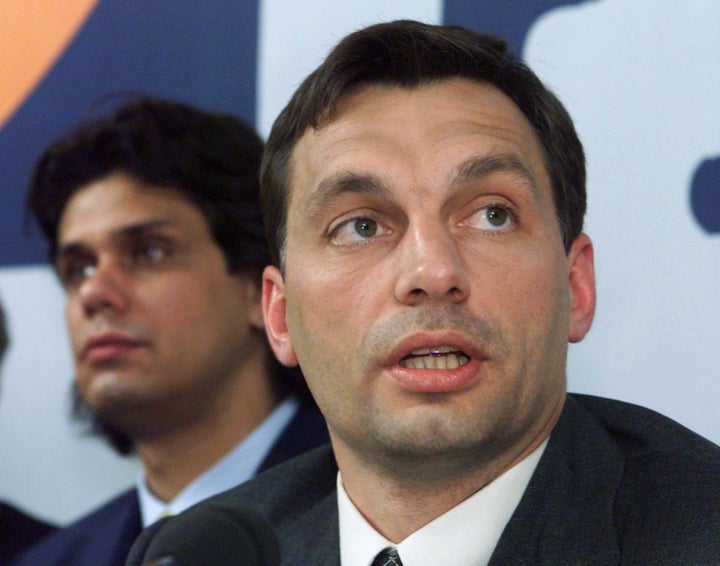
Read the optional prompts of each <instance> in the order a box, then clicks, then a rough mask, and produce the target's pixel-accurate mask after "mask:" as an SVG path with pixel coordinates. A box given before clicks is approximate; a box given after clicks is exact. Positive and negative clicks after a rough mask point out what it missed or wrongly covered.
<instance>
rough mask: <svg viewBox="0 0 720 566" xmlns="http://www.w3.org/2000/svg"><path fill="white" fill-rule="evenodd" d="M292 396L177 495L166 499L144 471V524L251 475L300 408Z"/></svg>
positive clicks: (140, 487)
mask: <svg viewBox="0 0 720 566" xmlns="http://www.w3.org/2000/svg"><path fill="white" fill-rule="evenodd" d="M298 406H299V404H298V401H297V399H294V398H292V397H288V398H287V399H285V400H283V401H282V402H281V403H280V404H279V405H278V406H277V407H276V408H275V410H273V412H272V413H270V414H269V415H268V416H267V418H266V419H265V420H264V421H263V422H262V423H260V426H258V427H257V428H256V429H255V430H253V431H252V432H251V433H250V434H249V435H248V436H247V437H245V439H244V440H243V441H242V442H240V444H238V445H237V446H236V447H235V448H233V449H232V450H231V451H230V452H229V453H228V454H227V455H225V456H224V457H223V458H222V459H221V460H220V461H219V462H218V463H217V464H215V465H214V466H213V467H212V468H210V469H209V470H207V471H206V472H204V473H203V474H202V475H200V476H198V477H197V478H196V479H195V480H194V481H193V482H192V483H190V484H188V485H187V486H186V487H185V488H184V489H183V490H182V491H181V492H180V493H178V494H177V495H176V496H175V498H174V499H173V500H172V501H170V502H168V503H165V502H164V501H161V500H159V499H158V498H157V497H155V495H154V494H153V493H152V492H151V491H150V490H149V489H148V487H147V483H146V482H145V475H144V474H141V475H140V477H139V478H138V481H137V490H138V496H139V498H140V514H141V516H142V522H143V528H145V527H147V526H148V525H152V524H153V523H154V522H155V521H157V520H158V519H161V518H162V517H164V516H166V515H177V514H178V513H181V512H182V511H184V510H185V509H187V508H188V507H191V506H193V505H195V504H196V503H199V502H200V501H202V500H203V499H207V498H208V497H211V496H213V495H216V494H218V493H220V492H221V491H225V490H227V489H230V488H231V487H234V486H236V485H238V484H239V483H242V482H244V481H247V480H249V479H250V478H252V477H253V476H254V475H255V474H256V473H257V470H258V468H259V467H260V465H261V464H262V462H263V460H264V459H265V458H266V456H267V454H268V452H269V451H270V448H271V447H272V445H273V444H275V441H276V440H277V439H278V438H279V437H280V435H281V434H282V432H283V431H284V430H285V427H287V425H288V424H289V423H290V421H291V420H292V418H293V417H294V416H295V413H296V412H297V410H298Z"/></svg>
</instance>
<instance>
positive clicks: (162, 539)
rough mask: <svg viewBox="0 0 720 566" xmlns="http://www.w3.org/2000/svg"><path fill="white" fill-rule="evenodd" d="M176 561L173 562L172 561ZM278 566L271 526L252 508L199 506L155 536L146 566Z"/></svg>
mask: <svg viewBox="0 0 720 566" xmlns="http://www.w3.org/2000/svg"><path fill="white" fill-rule="evenodd" d="M172 559H174V562H173V561H172ZM163 560H164V561H165V562H164V563H166V564H173V566H175V565H177V566H196V565H198V564H212V565H214V566H223V565H225V564H232V565H237V566H278V565H279V564H280V549H279V546H278V543H277V538H276V537H275V533H274V531H273V529H272V527H271V526H270V524H269V523H268V522H267V521H266V520H265V518H263V517H262V516H261V515H260V514H258V513H256V512H254V511H251V510H249V509H238V508H233V507H227V506H220V505H211V504H200V505H196V506H195V507H191V508H190V509H188V510H187V511H185V512H183V513H181V514H180V515H177V516H176V517H172V518H171V519H169V520H168V521H167V522H166V523H165V524H164V525H163V526H162V527H161V528H160V530H159V531H158V532H157V533H156V534H155V536H154V538H153V539H152V541H151V542H150V544H149V545H148V547H147V550H146V552H145V554H144V556H143V563H144V564H163Z"/></svg>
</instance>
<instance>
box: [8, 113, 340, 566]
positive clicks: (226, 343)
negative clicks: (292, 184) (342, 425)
mask: <svg viewBox="0 0 720 566" xmlns="http://www.w3.org/2000/svg"><path fill="white" fill-rule="evenodd" d="M262 150H263V144H262V142H261V141H260V139H259V138H258V136H257V135H256V134H255V133H254V132H253V130H252V129H251V128H250V127H248V126H247V125H245V124H243V123H242V122H241V121H240V120H238V119H236V118H234V117H232V116H228V115H220V114H215V113H211V112H206V111H203V110H200V109H196V108H193V107H190V106H188V105H184V104H179V103H174V102H168V101H162V100H154V99H140V100H136V101H133V102H130V103H128V104H126V105H125V106H123V107H121V108H119V109H118V110H117V111H116V112H115V113H114V114H113V115H111V116H109V117H107V118H101V119H96V120H93V121H89V122H87V123H83V124H81V125H80V126H79V127H78V128H77V129H75V130H73V131H71V132H70V133H68V134H67V135H65V136H63V137H62V138H61V139H60V140H58V141H57V142H55V143H54V144H53V145H52V146H50V147H49V148H48V149H47V150H46V151H45V153H44V154H43V155H42V156H41V158H40V159H39V161H38V163H37V164H36V167H35V170H34V174H33V178H32V180H31V184H30V189H29V195H28V206H29V209H30V211H31V212H32V213H33V215H34V216H35V219H36V220H37V222H38V224H39V226H40V228H41V230H42V232H43V234H44V236H45V237H46V238H47V240H48V242H49V255H50V259H51V261H52V263H53V265H54V267H55V270H56V272H57V275H58V277H59V279H60V281H61V283H62V285H63V287H64V289H65V291H66V293H67V302H66V312H65V314H66V319H67V325H68V329H69V334H70V339H71V344H72V353H73V359H74V365H75V383H74V389H75V392H76V410H77V413H78V414H79V415H80V416H83V415H84V416H85V417H87V418H89V419H91V421H92V425H93V427H94V429H95V430H97V431H99V432H101V433H103V434H105V435H106V436H107V438H108V439H109V440H110V441H111V442H112V444H113V445H114V446H115V447H116V448H117V449H118V450H120V451H121V452H131V451H134V452H136V453H137V455H138V457H139V459H140V462H141V464H142V473H141V474H140V477H139V479H138V483H137V485H136V486H135V487H134V488H132V489H129V490H128V491H126V492H125V493H123V494H121V495H120V496H119V497H117V498H115V499H114V500H112V501H111V502H109V503H108V504H106V505H105V506H103V507H101V508H100V509H99V510H97V511H95V512H93V513H91V514H90V515H88V516H87V517H84V518H82V519H80V520H79V521H78V522H76V523H74V524H72V525H70V526H69V527H67V528H64V529H62V530H61V531H59V532H58V533H56V534H55V535H54V536H52V537H50V538H48V539H46V540H45V541H43V542H42V544H40V545H38V546H37V547H35V548H33V549H31V550H30V551H29V552H28V553H27V554H26V555H25V556H24V557H23V560H24V561H21V563H23V564H33V565H38V564H58V565H59V564H67V565H73V566H78V565H82V564H87V565H88V566H90V565H93V566H96V565H98V564H122V563H123V561H124V559H125V556H126V554H127V551H128V549H129V548H130V545H131V543H132V541H133V540H134V538H135V537H136V536H137V535H138V534H139V533H140V531H141V529H142V528H143V527H144V526H147V525H149V524H151V523H153V522H154V521H156V520H157V519H158V518H160V517H162V516H165V515H168V514H170V515H172V514H176V513H179V512H181V511H182V510H183V509H185V508H187V507H189V506H191V505H193V504H195V503H197V502H198V501H200V500H202V499H204V498H206V497H208V496H210V495H213V494H215V493H218V492H220V491H223V490H226V489H228V488H230V487H232V486H234V485H236V484H238V483H241V482H243V481H245V480H247V479H249V478H250V477H252V476H253V475H255V474H256V473H257V472H258V471H261V470H264V469H267V468H269V467H271V466H273V465H275V464H277V463H279V462H280V461H282V460H284V459H286V458H288V457H290V456H294V455H296V454H298V453H300V452H302V451H304V450H306V449H308V448H311V447H314V446H317V445H319V444H322V443H324V442H326V441H327V431H326V428H325V424H324V421H323V419H322V416H321V415H320V413H319V412H318V411H317V408H316V407H315V405H314V403H313V402H312V400H311V398H309V396H308V395H306V394H305V393H304V390H303V388H302V380H301V379H300V377H299V376H298V375H297V374H294V373H291V372H290V371H289V370H287V369H286V368H283V367H282V366H280V365H279V364H278V363H277V361H276V360H275V359H274V357H273V356H272V353H271V351H270V348H269V346H268V345H267V341H266V337H265V334H264V326H263V318H262V309H261V303H260V289H261V287H260V278H261V272H262V269H263V266H265V265H266V264H267V263H268V261H269V260H268V250H267V246H266V242H265V238H264V235H263V227H262V221H261V213H260V208H259V202H258V182H259V181H258V173H259V166H260V159H261V154H262Z"/></svg>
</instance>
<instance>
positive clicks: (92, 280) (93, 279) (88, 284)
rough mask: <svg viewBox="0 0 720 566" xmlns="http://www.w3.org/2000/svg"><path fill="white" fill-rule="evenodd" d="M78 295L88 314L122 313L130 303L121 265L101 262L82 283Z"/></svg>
mask: <svg viewBox="0 0 720 566" xmlns="http://www.w3.org/2000/svg"><path fill="white" fill-rule="evenodd" d="M78 296H79V298H80V302H81V304H82V307H83V310H84V311H85V313H86V314H87V315H88V316H93V315H95V314H97V313H99V312H104V311H108V312H112V313H113V314H120V313H122V312H124V311H125V310H126V309H127V307H128V304H129V300H128V284H127V281H126V278H125V276H124V274H123V272H122V269H121V268H120V266H117V265H114V264H112V263H110V262H107V263H104V262H100V263H98V264H97V265H95V266H93V267H92V268H91V270H90V272H89V273H88V274H87V276H86V278H85V279H84V280H83V282H82V283H81V284H80V287H79V289H78Z"/></svg>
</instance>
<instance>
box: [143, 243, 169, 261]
mask: <svg viewBox="0 0 720 566" xmlns="http://www.w3.org/2000/svg"><path fill="white" fill-rule="evenodd" d="M135 255H136V257H137V258H138V259H140V260H143V261H147V262H150V263H157V262H159V261H162V260H163V259H165V258H166V257H167V256H168V255H169V251H168V249H167V247H166V246H163V245H160V244H146V245H143V246H139V247H138V249H137V251H136V253H135Z"/></svg>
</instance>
